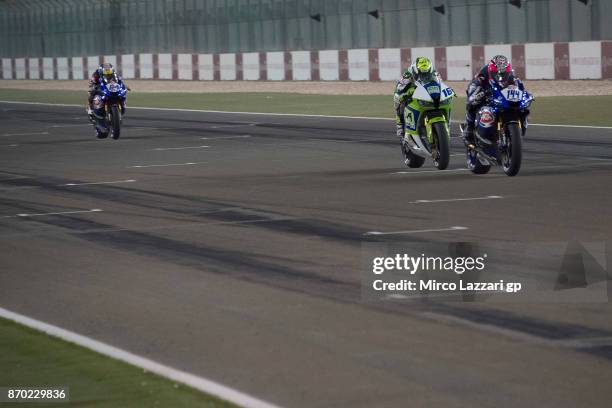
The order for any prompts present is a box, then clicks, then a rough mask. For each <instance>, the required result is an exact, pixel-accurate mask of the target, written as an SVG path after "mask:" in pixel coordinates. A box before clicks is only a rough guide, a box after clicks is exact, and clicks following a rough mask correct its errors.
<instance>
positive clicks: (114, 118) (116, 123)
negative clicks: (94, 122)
mask: <svg viewBox="0 0 612 408" xmlns="http://www.w3.org/2000/svg"><path fill="white" fill-rule="evenodd" d="M110 127H111V134H112V136H113V139H115V140H117V139H119V136H120V135H121V116H119V108H118V107H117V105H113V106H111V107H110Z"/></svg>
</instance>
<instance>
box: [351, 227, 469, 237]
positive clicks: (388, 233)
mask: <svg viewBox="0 0 612 408" xmlns="http://www.w3.org/2000/svg"><path fill="white" fill-rule="evenodd" d="M467 229H469V228H468V227H461V226H454V227H448V228H436V229H424V230H411V231H391V232H380V231H369V232H366V233H365V234H363V235H376V236H378V235H401V234H420V233H424V232H444V231H465V230H467Z"/></svg>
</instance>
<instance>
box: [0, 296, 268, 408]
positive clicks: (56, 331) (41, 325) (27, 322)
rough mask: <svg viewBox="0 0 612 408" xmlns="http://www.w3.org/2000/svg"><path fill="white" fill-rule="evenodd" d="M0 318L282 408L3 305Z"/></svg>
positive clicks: (250, 402) (233, 396) (243, 402)
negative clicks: (13, 310) (5, 307)
mask: <svg viewBox="0 0 612 408" xmlns="http://www.w3.org/2000/svg"><path fill="white" fill-rule="evenodd" d="M0 317H3V318H5V319H9V320H12V321H14V322H17V323H19V324H22V325H24V326H27V327H30V328H32V329H35V330H38V331H41V332H44V333H46V334H48V335H50V336H53V337H57V338H60V339H62V340H64V341H67V342H69V343H73V344H76V345H79V346H81V347H85V348H87V349H89V350H92V351H95V352H97V353H100V354H103V355H105V356H107V357H111V358H114V359H116V360H120V361H123V362H125V363H128V364H131V365H133V366H136V367H139V368H141V369H143V370H146V371H149V372H152V373H155V374H157V375H160V376H162V377H165V378H168V379H170V380H173V381H177V382H180V383H182V384H185V385H188V386H190V387H192V388H195V389H197V390H199V391H202V392H205V393H208V394H210V395H213V396H216V397H218V398H221V399H223V400H226V401H229V402H233V403H234V404H236V405H238V406H243V407H247V408H279V407H278V406H277V405H273V404H271V403H269V402H266V401H263V400H260V399H258V398H255V397H252V396H250V395H248V394H245V393H243V392H240V391H238V390H235V389H233V388H230V387H227V386H225V385H222V384H219V383H217V382H214V381H211V380H209V379H207V378H204V377H200V376H197V375H194V374H190V373H187V372H185V371H180V370H177V369H175V368H172V367H169V366H166V365H163V364H160V363H158V362H156V361H153V360H150V359H148V358H145V357H141V356H139V355H137V354H133V353H130V352H129V351H126V350H122V349H120V348H117V347H114V346H111V345H110V344H106V343H102V342H100V341H98V340H95V339H92V338H91V337H86V336H83V335H81V334H78V333H75V332H71V331H68V330H65V329H62V328H61V327H58V326H53V325H51V324H49V323H45V322H42V321H40V320H36V319H32V318H30V317H27V316H24V315H21V314H18V313H15V312H12V311H10V310H7V309H4V308H2V307H0Z"/></svg>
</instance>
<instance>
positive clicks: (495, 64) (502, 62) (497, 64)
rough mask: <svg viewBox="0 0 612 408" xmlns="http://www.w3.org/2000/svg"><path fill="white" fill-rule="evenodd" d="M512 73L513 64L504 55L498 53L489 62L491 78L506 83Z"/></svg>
mask: <svg viewBox="0 0 612 408" xmlns="http://www.w3.org/2000/svg"><path fill="white" fill-rule="evenodd" d="M511 75H512V64H511V63H510V61H509V60H508V58H506V57H505V56H504V55H496V56H494V57H493V58H492V59H491V61H490V62H489V78H490V79H493V80H495V81H497V82H500V83H502V84H503V83H506V82H507V81H508V79H510V76H511Z"/></svg>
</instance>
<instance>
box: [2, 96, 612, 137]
mask: <svg viewBox="0 0 612 408" xmlns="http://www.w3.org/2000/svg"><path fill="white" fill-rule="evenodd" d="M0 103H8V104H22V105H42V106H61V107H70V108H80V107H82V106H81V105H77V104H74V103H72V104H71V103H48V102H21V101H4V100H0ZM130 109H139V110H158V111H169V112H200V113H223V114H228V115H259V116H294V117H304V118H332V119H334V118H335V119H364V120H387V121H394V119H393V118H380V117H366V116H342V115H313V114H306V113H265V112H232V111H219V110H206V109H180V108H151V107H144V106H132V107H130ZM452 123H462V122H461V121H459V122H457V121H452ZM72 126H75V125H72ZM77 126H81V125H77ZM87 126H90V125H87ZM529 126H550V127H568V128H583V129H607V130H612V126H586V125H553V124H548V123H530V124H529ZM51 127H54V126H51Z"/></svg>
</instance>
